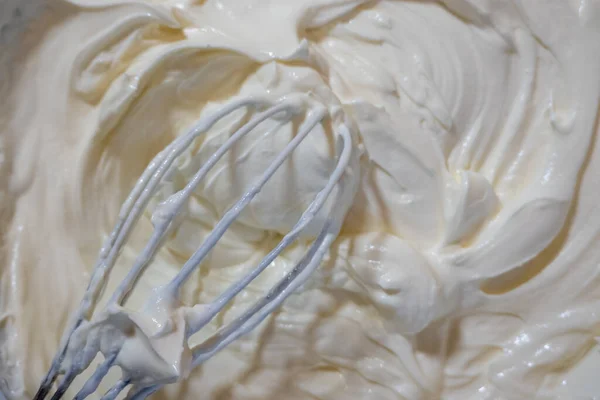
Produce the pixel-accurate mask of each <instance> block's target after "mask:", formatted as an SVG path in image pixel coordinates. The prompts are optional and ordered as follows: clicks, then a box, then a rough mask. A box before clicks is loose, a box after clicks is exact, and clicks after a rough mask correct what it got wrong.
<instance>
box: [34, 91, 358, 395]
mask: <svg viewBox="0 0 600 400" xmlns="http://www.w3.org/2000/svg"><path fill="white" fill-rule="evenodd" d="M240 109H246V110H251V111H252V112H253V113H254V116H253V117H252V118H250V119H249V120H248V121H247V122H246V123H245V124H244V125H242V126H241V127H240V128H239V129H237V130H236V131H235V132H234V133H233V134H231V135H230V136H229V137H228V139H227V140H226V141H225V142H224V143H223V144H222V145H221V147H220V148H218V149H217V150H216V151H215V152H214V153H213V154H212V155H211V156H210V157H209V158H208V159H207V161H206V162H205V163H204V164H203V165H202V166H201V167H200V168H199V169H198V171H197V172H196V173H195V175H193V177H192V178H191V180H190V181H189V182H188V183H187V185H186V186H185V187H184V188H183V189H181V190H180V191H178V192H176V193H175V194H173V195H171V196H170V197H169V198H167V200H165V201H163V202H162V203H161V204H160V205H159V206H157V207H156V209H155V210H154V212H153V214H152V224H153V226H154V230H153V233H152V236H151V237H150V239H149V240H148V242H147V243H146V245H145V247H144V248H143V250H142V251H141V253H140V254H139V255H138V256H137V258H136V259H135V261H134V263H133V266H132V268H131V269H130V270H129V271H128V274H127V275H126V277H125V278H124V280H123V281H122V282H120V284H119V285H118V286H117V288H116V290H115V292H114V293H112V295H111V297H110V299H109V301H108V304H107V305H106V306H105V307H104V309H103V310H101V311H100V312H98V313H96V312H95V308H96V305H95V301H96V299H97V297H98V296H99V293H100V292H101V291H102V289H103V288H104V287H105V285H106V282H107V280H108V276H109V274H110V271H111V268H112V267H113V266H114V264H115V261H116V259H117V257H118V255H119V252H120V250H121V249H122V247H123V245H124V244H125V243H126V241H127V240H128V236H129V234H130V233H131V231H132V229H133V228H134V226H135V225H136V223H137V221H138V219H139V217H140V215H141V214H142V213H143V212H144V210H145V208H146V206H147V204H148V202H149V201H150V199H151V198H152V197H153V195H154V194H155V192H156V191H157V190H158V187H159V184H160V182H161V181H162V179H163V177H164V176H165V174H167V172H168V171H169V169H170V168H171V167H172V165H173V164H174V162H175V161H176V160H177V158H178V157H179V156H180V155H181V154H182V153H183V152H184V151H185V150H186V149H187V148H188V147H190V146H191V145H192V143H193V142H194V140H195V139H196V138H197V137H199V136H200V135H201V134H203V133H205V132H207V131H208V130H209V129H210V128H211V127H213V126H214V125H215V124H216V123H217V122H218V121H219V120H222V119H223V118H225V117H226V116H228V115H231V114H232V113H234V112H236V111H237V110H240ZM275 117H277V118H278V119H281V120H283V121H291V120H292V118H302V123H301V124H300V128H299V129H298V132H297V133H296V134H295V135H294V137H293V138H292V139H291V140H290V141H289V143H288V144H287V145H286V147H285V148H284V149H283V150H282V151H281V152H280V153H279V154H277V155H276V157H274V159H273V161H272V162H271V163H270V165H269V166H268V167H267V168H266V170H265V171H264V173H263V174H262V176H260V177H259V178H258V179H257V181H256V182H254V183H253V184H252V185H251V186H250V188H249V189H248V190H247V191H246V192H245V193H244V194H243V195H242V196H241V198H240V199H239V200H238V201H237V202H236V203H235V204H234V205H233V206H232V207H231V208H230V209H229V210H228V211H227V212H226V213H225V214H224V216H223V217H222V219H221V220H220V221H219V222H218V223H216V225H215V226H214V229H213V231H212V232H211V233H210V235H208V236H207V237H206V238H205V240H204V241H203V242H202V244H201V245H200V246H199V247H198V248H197V250H196V251H195V253H194V254H193V255H192V256H191V257H190V258H189V259H188V260H187V261H186V262H185V263H184V265H183V266H182V268H181V269H180V270H179V272H178V273H177V275H176V276H175V277H174V278H173V279H172V280H171V281H170V282H169V283H167V284H166V285H164V286H161V287H160V288H156V290H155V292H154V295H153V296H152V298H151V299H149V300H148V307H146V308H145V310H146V311H145V312H146V313H147V315H150V317H154V318H155V319H156V315H153V314H152V311H148V310H154V312H158V313H159V314H161V317H160V318H159V319H161V320H162V323H161V324H159V325H160V327H159V328H160V329H157V331H156V332H154V334H153V336H152V337H149V338H145V339H144V340H145V341H142V342H143V343H146V344H147V343H151V342H152V340H161V338H163V337H166V336H169V335H172V336H174V337H175V338H176V339H174V340H180V341H181V342H182V343H183V347H184V348H187V340H188V339H189V338H190V336H192V335H193V334H194V333H196V332H198V331H199V330H200V329H202V328H203V327H204V326H206V324H208V323H209V322H210V321H211V320H212V319H213V318H214V317H215V316H216V315H217V314H218V313H219V312H220V311H221V310H223V308H224V307H225V306H226V305H227V304H228V302H230V301H231V300H232V299H233V298H234V297H235V296H236V295H237V294H238V293H239V292H240V291H242V290H243V289H244V288H246V286H247V285H248V284H250V282H252V281H253V280H254V279H255V278H256V277H257V276H258V275H259V274H261V273H262V272H263V271H264V270H265V268H266V267H267V266H268V265H269V264H271V262H272V261H274V260H275V259H276V258H277V257H278V256H279V255H280V254H281V253H282V251H284V250H285V249H286V248H287V247H288V246H290V245H291V244H292V243H293V242H294V241H295V240H296V239H297V238H298V236H299V235H300V234H301V233H302V232H303V231H304V230H305V229H306V227H307V226H308V225H309V224H310V223H311V221H313V220H314V218H315V216H316V215H317V213H318V212H319V211H320V210H321V209H322V208H323V206H324V204H325V203H326V201H327V200H328V199H329V197H330V196H332V195H333V196H334V197H333V200H334V202H333V203H332V204H333V207H330V210H328V211H327V216H326V218H325V222H324V224H323V226H322V227H321V228H320V232H319V234H318V235H317V236H316V238H315V239H314V241H313V242H312V243H311V244H310V246H309V247H308V250H307V251H306V253H305V254H304V255H303V257H302V258H301V259H300V261H299V262H298V263H297V264H296V265H295V266H294V268H293V269H292V270H291V271H289V272H288V273H287V275H286V276H285V277H284V278H283V279H282V280H281V281H279V282H278V283H277V284H276V285H275V286H274V287H273V288H271V289H270V290H269V291H268V292H267V293H265V295H264V297H262V298H261V299H260V300H258V301H257V302H256V303H254V304H253V305H252V306H250V307H249V308H248V309H247V310H245V311H244V312H243V313H242V314H241V315H240V316H239V317H237V318H235V319H234V320H233V321H232V322H230V323H228V324H225V325H223V326H222V327H221V328H220V329H218V330H217V332H216V333H215V334H213V335H212V336H211V337H209V338H208V339H207V340H205V341H204V342H202V343H200V344H199V345H197V346H194V347H192V348H191V349H190V348H188V350H189V352H188V356H187V357H186V356H185V355H183V356H181V355H173V357H172V358H174V360H175V361H174V362H173V363H171V365H167V364H169V363H168V362H167V361H166V360H165V359H166V358H169V355H165V353H164V351H163V352H161V351H159V350H156V349H155V348H152V347H151V345H149V346H150V347H146V352H147V353H152V354H154V353H153V352H157V354H158V353H160V357H158V359H159V360H163V361H164V363H163V364H165V365H162V364H160V362H159V365H158V366H157V367H156V368H153V367H152V366H151V365H145V366H144V367H143V368H138V367H139V365H137V366H136V365H134V364H131V363H130V362H129V361H128V360H127V357H125V355H124V353H126V352H127V349H129V347H128V346H129V345H130V344H131V342H128V341H127V340H128V338H130V337H131V332H130V331H129V332H126V330H127V329H131V326H135V321H139V319H140V317H138V316H134V315H133V314H131V313H129V314H128V312H126V311H124V308H123V307H122V305H123V303H124V301H125V300H126V298H127V297H128V295H129V294H130V292H131V291H132V289H133V287H134V284H135V282H136V280H137V279H138V278H139V277H140V275H141V274H142V273H143V271H144V269H145V267H146V266H147V265H149V263H150V262H151V261H152V260H153V258H154V256H155V255H156V253H157V251H158V250H159V249H160V248H161V246H162V244H163V242H164V240H165V238H166V237H167V235H168V233H169V232H170V231H172V229H173V228H174V226H176V225H177V218H176V217H177V216H178V215H179V214H180V212H181V210H182V207H183V206H184V204H185V203H186V201H187V200H188V199H189V197H190V195H191V194H192V193H193V192H194V191H195V190H196V188H197V187H198V185H199V184H200V182H201V181H202V180H203V179H204V178H205V177H206V175H207V173H208V172H209V171H210V169H211V168H212V167H213V166H215V164H216V163H217V162H218V161H219V159H221V158H222V157H223V156H224V155H225V154H226V153H227V152H228V151H229V150H231V148H232V146H234V145H235V143H236V142H238V141H239V140H240V139H242V138H243V137H244V136H246V135H247V134H248V133H250V132H251V131H253V130H254V129H255V128H257V127H259V126H260V124H261V123H262V122H264V121H265V120H267V119H269V118H275ZM327 118H329V119H330V121H331V123H332V126H333V131H334V132H335V136H336V143H335V145H336V164H335V167H334V168H333V170H332V172H331V175H330V178H329V180H328V181H327V183H326V184H325V186H324V187H323V188H322V189H321V191H320V192H318V193H317V194H316V196H315V197H314V199H313V201H312V202H311V203H310V205H309V206H308V207H307V208H306V210H304V212H303V213H302V215H301V217H300V218H299V220H298V221H297V222H296V224H295V225H294V226H293V227H292V228H291V229H290V231H289V232H288V233H287V234H286V235H284V236H283V237H282V239H281V240H280V242H279V243H278V244H277V245H276V246H275V247H274V248H273V249H272V250H271V251H270V252H269V253H268V254H267V255H266V256H265V257H264V258H263V259H262V260H261V261H260V262H259V263H258V265H256V266H255V267H253V269H252V270H251V271H250V272H249V273H248V274H247V275H245V276H243V277H240V279H239V280H238V281H237V282H235V283H233V284H232V285H231V286H230V287H229V288H227V289H226V290H225V291H224V292H223V293H222V294H220V295H219V296H218V297H217V298H216V299H214V300H213V301H212V302H210V303H208V304H203V305H196V306H193V307H183V308H181V307H180V308H177V309H175V311H174V309H173V305H174V304H176V303H177V298H178V294H179V290H180V288H181V286H182V285H183V284H184V283H185V281H186V280H187V279H188V278H189V277H190V275H191V274H192V273H193V271H194V270H195V269H196V268H198V266H199V265H200V264H201V263H202V261H203V259H204V258H205V257H206V256H207V254H208V253H209V252H210V251H211V249H212V248H213V247H214V246H215V245H216V244H217V242H218V241H219V239H220V238H221V237H222V236H223V234H224V233H225V232H226V230H227V229H228V228H229V226H230V225H231V224H232V223H233V222H234V221H236V219H237V218H238V217H239V216H240V214H241V213H242V211H243V210H244V208H245V207H246V206H248V204H249V203H250V202H251V201H252V199H253V198H254V197H255V196H256V195H257V194H258V193H259V191H260V190H261V188H262V187H263V186H264V185H265V184H266V183H267V182H268V181H269V179H270V178H271V177H272V176H273V174H274V173H275V172H276V170H277V169H278V168H279V167H280V166H281V165H282V164H283V163H284V162H285V160H286V159H287V158H288V157H289V156H290V154H291V153H292V152H293V151H294V149H295V148H297V147H298V145H299V144H300V143H301V142H302V141H303V140H305V139H306V138H307V137H308V136H309V133H310V132H311V131H312V130H314V128H315V127H316V126H317V125H318V124H320V123H322V122H323V121H324V120H325V119H327ZM348 126H349V124H347V123H346V122H345V121H344V118H343V112H342V111H341V108H340V107H337V111H333V112H331V111H329V109H328V108H326V107H325V106H324V105H323V104H322V103H320V102H319V101H318V100H316V99H314V98H312V97H311V96H310V95H309V94H293V95H288V96H285V97H281V98H278V99H273V100H271V99H269V98H256V97H254V98H250V97H248V98H242V99H238V100H235V101H232V102H230V103H228V104H227V105H225V106H224V107H222V108H221V109H220V110H219V111H218V112H216V113H215V114H213V115H210V116H207V117H204V118H202V119H201V120H200V121H198V122H197V123H196V124H195V125H194V126H193V127H192V128H191V129H190V130H189V131H188V132H187V133H186V134H184V135H182V136H179V137H178V138H176V139H175V140H174V141H173V142H172V143H170V144H169V145H168V146H167V147H166V148H165V149H164V150H163V151H161V152H160V153H159V154H158V155H157V156H156V157H155V158H154V159H153V160H152V162H151V163H150V164H149V165H148V167H147V168H146V170H145V171H144V172H143V173H142V175H141V177H140V178H139V180H138V181H137V183H136V185H135V186H134V188H133V190H132V191H131V193H130V195H129V196H128V198H127V200H126V201H125V203H124V204H123V205H122V208H121V210H120V213H119V217H118V221H117V224H116V226H115V228H114V230H113V231H112V232H111V234H110V235H109V237H108V238H107V239H106V241H105V243H104V244H103V246H102V248H101V250H100V253H99V256H98V259H97V261H96V264H95V266H94V269H93V272H92V275H91V279H90V282H89V284H88V287H87V290H86V291H85V294H84V297H83V300H82V302H81V304H80V305H79V307H78V309H77V310H76V312H75V314H74V315H73V317H72V323H71V324H70V326H69V327H68V328H67V329H66V330H65V332H64V333H63V337H62V340H61V343H60V346H59V350H58V352H57V354H56V355H55V357H54V360H53V362H52V364H51V367H50V369H49V371H48V373H47V374H46V376H45V378H44V379H43V381H42V383H41V385H40V387H39V389H38V392H37V393H36V395H35V399H36V400H42V399H46V398H51V399H54V400H56V399H60V398H62V397H63V396H64V394H65V393H66V391H67V390H68V388H69V387H70V386H71V384H72V383H73V381H74V380H75V378H76V377H77V376H79V375H80V374H81V373H82V372H83V371H85V370H86V369H87V368H89V367H90V365H91V363H92V361H93V360H94V359H95V358H96V356H98V354H100V353H101V354H102V356H103V357H104V360H103V361H101V362H100V363H99V364H98V366H97V368H96V370H95V371H94V372H93V373H92V375H91V376H90V377H89V378H88V379H87V381H86V382H85V383H84V384H83V386H82V387H81V388H80V389H79V391H78V393H77V394H76V395H75V399H85V398H87V397H88V396H89V395H90V394H92V393H94V392H95V391H96V390H97V388H98V386H99V384H100V382H101V381H102V380H103V379H104V377H105V376H106V375H107V373H108V371H109V370H110V369H111V368H112V367H113V366H119V367H121V370H122V377H121V378H120V380H118V381H117V382H116V383H114V385H113V386H112V387H111V389H109V390H108V391H107V392H106V393H105V394H104V396H103V397H102V399H103V400H109V399H115V398H116V397H117V396H118V395H119V394H120V393H121V392H123V391H124V390H125V389H127V388H128V389H129V390H128V393H127V398H128V399H144V398H146V397H147V396H149V395H151V394H152V393H154V392H155V391H157V390H158V389H160V388H161V387H162V385H164V384H167V383H172V382H175V381H177V380H178V379H181V378H184V377H185V375H186V371H189V370H191V369H192V368H194V367H196V366H198V365H199V364H202V363H203V362H204V361H206V360H208V359H209V358H211V357H212V356H213V355H214V354H216V353H217V352H219V351H220V350H222V349H223V348H224V347H226V346H227V345H229V344H230V343H231V342H233V341H234V340H236V339H237V338H239V337H240V336H242V335H244V334H246V333H248V332H249V331H251V330H252V329H254V328H255V327H256V326H257V325H259V324H260V322H261V321H263V320H264V319H265V318H266V317H267V316H268V315H269V314H270V313H271V312H273V311H274V310H275V309H276V308H277V307H278V306H279V305H280V304H281V303H282V302H283V301H284V300H285V299H286V298H287V297H288V296H289V295H290V294H291V293H292V292H293V291H294V290H296V289H297V288H298V287H299V286H300V285H302V284H303V283H304V282H305V281H306V280H307V279H308V277H309V276H310V274H311V273H312V272H313V271H314V270H315V269H316V268H317V267H318V266H319V264H320V262H321V261H322V260H323V258H324V256H325V254H326V252H327V251H328V249H329V247H330V245H331V243H332V242H333V241H334V240H335V239H336V237H337V235H338V234H339V231H340V229H341V225H342V222H343V220H344V218H345V216H346V214H347V212H348V210H349V208H350V206H351V204H352V201H353V198H354V195H355V193H356V189H357V182H358V176H357V175H358V156H357V152H356V151H355V146H353V140H354V138H353V136H352V134H351V131H350V129H349V128H348ZM157 310H159V311H157ZM177 310H183V317H178V316H179V315H181V314H178V313H177V312H178V311H177ZM140 315H145V314H144V312H143V311H142V312H141V314H140ZM136 318H137V319H136ZM118 321H121V322H122V323H121V324H120V323H119V322H118ZM123 321H124V322H123ZM132 322H133V323H132ZM182 324H183V327H181V325H182ZM127 327H129V328H127ZM128 335H129V336H128ZM178 335H179V336H178ZM142 342H135V344H139V343H142ZM161 357H162V358H161ZM142 364H143V363H142ZM150 364H151V363H150ZM132 365H133V366H132ZM53 389H54V392H53V393H52V391H53ZM50 396H51V397H50Z"/></svg>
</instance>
